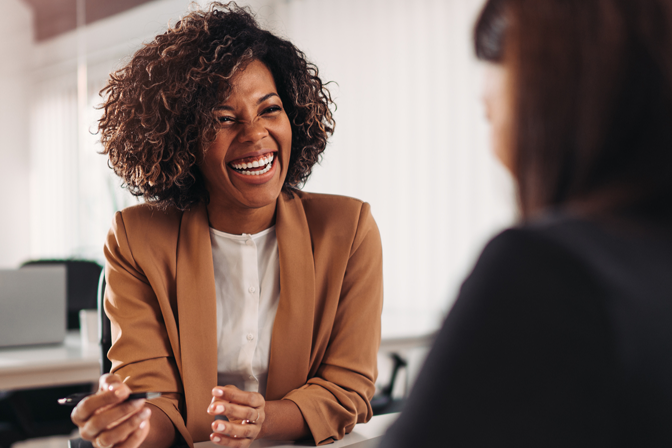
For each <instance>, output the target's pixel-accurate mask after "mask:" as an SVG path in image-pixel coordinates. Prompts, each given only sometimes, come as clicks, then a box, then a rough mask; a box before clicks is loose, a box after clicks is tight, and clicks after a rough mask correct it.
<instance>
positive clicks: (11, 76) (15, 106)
mask: <svg viewBox="0 0 672 448" xmlns="http://www.w3.org/2000/svg"><path fill="white" fill-rule="evenodd" d="M0 11H2V14H3V16H4V18H5V20H3V23H2V26H1V27H0V61H2V62H1V63H0V267H16V265H17V264H19V263H20V262H22V261H25V260H26V259H27V258H28V256H29V253H30V235H29V228H30V204H29V201H28V197H29V187H30V181H29V176H30V170H29V166H30V156H29V141H28V106H29V103H30V98H31V89H30V86H31V82H30V56H31V51H32V38H33V36H32V29H33V27H32V16H31V11H30V9H29V8H28V7H27V6H26V4H25V3H24V2H22V1H21V0H0Z"/></svg>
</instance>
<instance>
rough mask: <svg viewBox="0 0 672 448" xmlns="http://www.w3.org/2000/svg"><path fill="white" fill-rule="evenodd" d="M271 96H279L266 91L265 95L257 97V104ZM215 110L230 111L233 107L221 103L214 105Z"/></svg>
mask: <svg viewBox="0 0 672 448" xmlns="http://www.w3.org/2000/svg"><path fill="white" fill-rule="evenodd" d="M273 96H277V97H278V98H279V97H280V96H279V95H278V94H277V93H275V92H271V93H267V94H266V95H264V96H262V97H261V98H259V99H258V100H257V105H259V104H261V103H263V102H264V101H266V100H267V99H269V98H271V97H273ZM215 110H231V111H232V110H233V107H231V106H227V105H226V104H223V105H221V106H217V107H215Z"/></svg>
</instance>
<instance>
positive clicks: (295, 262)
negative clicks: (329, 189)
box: [266, 193, 315, 400]
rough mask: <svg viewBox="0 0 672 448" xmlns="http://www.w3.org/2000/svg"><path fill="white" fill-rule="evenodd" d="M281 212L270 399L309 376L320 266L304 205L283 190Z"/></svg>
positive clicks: (276, 230)
mask: <svg viewBox="0 0 672 448" xmlns="http://www.w3.org/2000/svg"><path fill="white" fill-rule="evenodd" d="M276 213H277V214H276V220H275V232H276V235H277V238H278V256H279V258H280V302H279V304H278V311H277V314H276V316H275V322H274V324H273V335H272V337H271V354H270V360H269V368H268V383H267V387H266V399H267V400H278V399H281V398H282V397H284V396H285V395H286V394H287V393H288V392H290V391H291V390H293V389H297V388H299V387H301V386H302V385H304V384H305V382H306V380H307V379H308V373H309V370H310V353H311V347H312V340H313V315H314V310H315V301H314V300H315V266H314V261H313V250H312V244H311V238H310V229H309V228H308V221H307V219H306V214H305V211H304V209H303V204H302V203H301V200H300V199H299V198H298V197H296V196H295V197H293V198H287V197H286V195H285V193H281V194H280V197H279V198H278V207H277V212H276Z"/></svg>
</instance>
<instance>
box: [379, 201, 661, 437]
mask: <svg viewBox="0 0 672 448" xmlns="http://www.w3.org/2000/svg"><path fill="white" fill-rule="evenodd" d="M644 222H647V224H644ZM381 446H382V447H385V448H388V447H391V448H394V447H425V446H427V447H435V446H436V447H439V446H446V447H591V448H595V447H607V446H608V447H621V446H622V447H639V446H641V447H658V446H661V447H662V446H666V447H669V446H672V223H670V222H665V221H658V222H654V221H650V222H648V221H646V220H643V219H639V218H635V219H632V217H630V218H626V217H619V218H612V219H606V220H599V221H598V220H584V219H578V218H574V217H570V216H569V215H567V214H562V213H555V214H553V215H549V216H547V217H546V218H544V219H543V220H541V221H537V222H536V223H533V224H528V225H525V226H522V227H519V228H515V229H511V230H507V231H505V232H503V233H502V234H500V235H499V236H497V237H496V238H494V239H493V240H492V241H491V242H490V243H489V244H488V245H487V247H486V248H485V250H484V251H483V253H482V255H481V257H480V258H479V260H478V262H477V264H476V266H475V268H474V270H473V272H472V273H471V275H470V276H469V277H468V278H467V280H466V281H465V282H464V284H463V286H462V289H461V291H460V295H459V297H458V299H457V301H456V302H455V305H454V307H453V309H452V310H451V312H450V313H449V315H448V317H447V319H446V321H445V323H444V325H443V328H442V329H441V331H440V333H439V335H438V336H437V340H436V342H435V345H434V347H433V348H432V350H431V352H430V354H429V356H428V358H427V361H426V363H425V365H424V367H423V369H422V371H421V373H420V374H419V376H418V379H417V381H416V384H415V386H414V389H413V391H412V393H411V396H410V398H409V401H408V403H407V405H406V408H405V409H404V411H403V413H402V415H401V416H400V418H399V420H398V421H397V423H395V424H394V425H393V426H392V427H391V428H390V430H389V432H388V434H387V436H386V437H385V439H384V441H383V442H382V445H381Z"/></svg>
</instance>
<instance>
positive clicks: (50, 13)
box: [23, 0, 153, 42]
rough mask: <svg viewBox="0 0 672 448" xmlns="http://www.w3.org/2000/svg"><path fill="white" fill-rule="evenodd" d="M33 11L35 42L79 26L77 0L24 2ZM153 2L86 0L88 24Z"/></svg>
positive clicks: (145, 0) (25, 0)
mask: <svg viewBox="0 0 672 448" xmlns="http://www.w3.org/2000/svg"><path fill="white" fill-rule="evenodd" d="M23 1H24V2H26V3H28V5H29V6H30V7H31V9H32V10H33V13H34V14H33V20H34V25H35V40H36V41H38V42H39V41H42V40H46V39H50V38H52V37H55V36H58V35H59V34H62V33H65V32H67V31H71V30H74V29H75V28H76V26H77V0H23ZM149 1H153V0H84V3H85V6H84V9H85V15H86V23H87V24H89V23H92V22H95V21H97V20H101V19H104V18H106V17H109V16H112V15H114V14H118V13H120V12H123V11H126V10H127V9H131V8H133V7H135V6H138V5H141V4H143V3H147V2H149Z"/></svg>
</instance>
